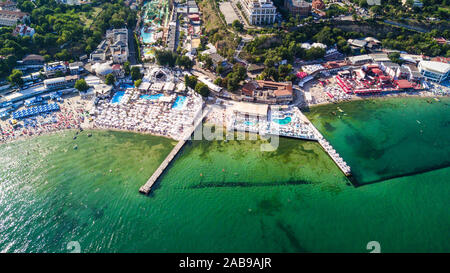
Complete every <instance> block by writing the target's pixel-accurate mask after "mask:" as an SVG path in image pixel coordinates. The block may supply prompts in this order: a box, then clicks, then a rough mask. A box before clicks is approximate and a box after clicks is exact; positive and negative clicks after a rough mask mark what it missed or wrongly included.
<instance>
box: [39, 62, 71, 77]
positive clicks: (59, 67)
mask: <svg viewBox="0 0 450 273" xmlns="http://www.w3.org/2000/svg"><path fill="white" fill-rule="evenodd" d="M57 73H62V74H66V73H67V66H66V64H65V63H64V62H62V61H60V62H53V63H47V64H45V65H44V74H45V76H46V77H47V78H51V77H54V76H56V74H57Z"/></svg>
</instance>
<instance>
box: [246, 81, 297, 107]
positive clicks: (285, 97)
mask: <svg viewBox="0 0 450 273" xmlns="http://www.w3.org/2000/svg"><path fill="white" fill-rule="evenodd" d="M293 98H294V96H293V90H292V83H290V82H272V81H262V80H257V81H251V82H248V83H246V84H244V86H243V87H242V95H241V99H242V100H243V101H248V102H258V103H267V104H282V103H284V104H286V103H290V102H292V100H293Z"/></svg>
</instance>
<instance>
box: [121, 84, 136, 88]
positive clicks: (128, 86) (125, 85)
mask: <svg viewBox="0 0 450 273" xmlns="http://www.w3.org/2000/svg"><path fill="white" fill-rule="evenodd" d="M128 88H134V85H132V84H127V83H122V84H121V85H119V89H128Z"/></svg>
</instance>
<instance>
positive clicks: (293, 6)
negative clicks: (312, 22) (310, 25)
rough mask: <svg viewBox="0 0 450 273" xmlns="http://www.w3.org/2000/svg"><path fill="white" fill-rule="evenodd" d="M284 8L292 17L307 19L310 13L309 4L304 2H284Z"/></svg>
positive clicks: (296, 0)
mask: <svg viewBox="0 0 450 273" xmlns="http://www.w3.org/2000/svg"><path fill="white" fill-rule="evenodd" d="M284 7H285V8H286V9H287V10H289V12H290V13H291V14H292V15H293V16H297V15H298V16H300V17H307V16H308V15H309V13H310V12H311V4H310V3H308V2H306V1H305V0H284Z"/></svg>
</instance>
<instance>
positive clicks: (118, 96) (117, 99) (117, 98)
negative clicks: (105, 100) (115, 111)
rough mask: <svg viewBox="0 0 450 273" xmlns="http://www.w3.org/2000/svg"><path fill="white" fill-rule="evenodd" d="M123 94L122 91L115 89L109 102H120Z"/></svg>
mask: <svg viewBox="0 0 450 273" xmlns="http://www.w3.org/2000/svg"><path fill="white" fill-rule="evenodd" d="M123 95H125V92H124V91H117V92H116V94H114V96H113V97H112V100H111V103H120V101H121V100H122V97H123Z"/></svg>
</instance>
